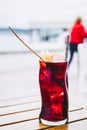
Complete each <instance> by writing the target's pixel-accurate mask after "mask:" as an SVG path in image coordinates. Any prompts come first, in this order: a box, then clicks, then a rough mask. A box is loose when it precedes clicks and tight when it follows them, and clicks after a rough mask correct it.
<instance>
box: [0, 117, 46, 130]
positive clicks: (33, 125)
mask: <svg viewBox="0 0 87 130" xmlns="http://www.w3.org/2000/svg"><path fill="white" fill-rule="evenodd" d="M47 127H48V126H45V125H42V124H41V123H39V120H38V119H36V120H30V121H27V122H21V123H18V124H13V125H6V126H3V127H1V128H0V130H35V129H39V128H41V129H44V128H47Z"/></svg>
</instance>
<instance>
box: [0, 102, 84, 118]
mask: <svg viewBox="0 0 87 130" xmlns="http://www.w3.org/2000/svg"><path fill="white" fill-rule="evenodd" d="M40 108H41V102H40V101H36V102H31V103H27V104H20V103H19V104H16V105H13V106H8V107H1V108H0V116H5V115H9V114H16V113H21V112H26V111H30V110H34V109H40ZM80 109H82V108H81V107H78V106H75V105H74V106H72V105H70V106H69V111H76V110H80Z"/></svg>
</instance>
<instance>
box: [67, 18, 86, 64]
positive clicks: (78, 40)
mask: <svg viewBox="0 0 87 130" xmlns="http://www.w3.org/2000/svg"><path fill="white" fill-rule="evenodd" d="M86 37H87V32H86V30H85V27H84V25H83V24H82V19H81V17H77V19H76V21H75V23H74V25H73V26H72V28H71V30H70V39H69V43H70V44H69V47H70V59H69V66H70V64H71V62H72V59H73V55H74V53H75V52H76V53H78V45H79V44H82V43H83V41H84V38H86ZM78 62H79V57H78Z"/></svg>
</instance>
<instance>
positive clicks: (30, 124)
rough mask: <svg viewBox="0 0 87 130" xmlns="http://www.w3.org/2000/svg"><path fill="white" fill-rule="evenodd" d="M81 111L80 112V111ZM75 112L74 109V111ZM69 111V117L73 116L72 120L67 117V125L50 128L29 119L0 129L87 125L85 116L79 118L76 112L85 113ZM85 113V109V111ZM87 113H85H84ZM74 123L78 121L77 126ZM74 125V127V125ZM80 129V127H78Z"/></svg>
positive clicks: (61, 128) (70, 128) (60, 129)
mask: <svg viewBox="0 0 87 130" xmlns="http://www.w3.org/2000/svg"><path fill="white" fill-rule="evenodd" d="M81 111H82V112H81ZM74 112H75V111H74ZM74 112H71V113H72V115H70V117H69V118H71V116H74V118H73V120H72V118H71V119H69V120H70V121H69V124H68V125H62V126H58V127H57V126H56V127H52V128H50V126H46V125H42V124H41V123H39V120H38V119H35V120H29V121H25V122H20V123H16V124H12V125H7V126H3V127H0V130H18V129H21V130H35V129H42V130H43V129H44V128H45V129H46V128H47V129H48V128H50V130H51V129H52V130H54V129H56V130H57V129H58V130H77V129H75V128H79V125H81V126H82V127H81V128H86V126H87V116H82V117H81V119H80V117H79V115H78V114H80V113H83V115H84V114H85V113H84V112H83V110H79V111H78V112H77V111H76V112H77V113H74ZM85 112H86V113H87V111H85ZM86 115H87V114H86ZM76 123H78V127H77V126H76ZM75 126H76V127H75ZM79 130H80V129H79ZM81 130H86V129H81Z"/></svg>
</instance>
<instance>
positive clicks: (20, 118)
mask: <svg viewBox="0 0 87 130" xmlns="http://www.w3.org/2000/svg"><path fill="white" fill-rule="evenodd" d="M69 102H70V103H69V123H68V124H65V125H61V126H56V127H51V126H46V125H42V124H40V123H39V120H38V116H39V113H40V106H41V99H40V95H32V96H27V97H19V98H13V99H4V100H0V130H36V129H38V130H44V129H46V130H87V100H82V99H80V98H78V97H75V96H71V95H70V96H69Z"/></svg>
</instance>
